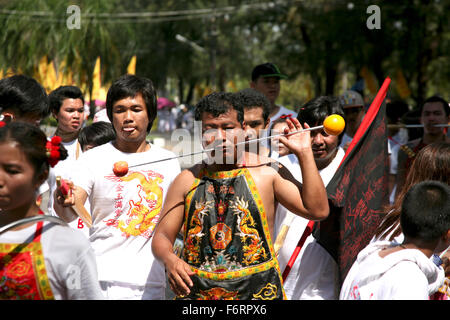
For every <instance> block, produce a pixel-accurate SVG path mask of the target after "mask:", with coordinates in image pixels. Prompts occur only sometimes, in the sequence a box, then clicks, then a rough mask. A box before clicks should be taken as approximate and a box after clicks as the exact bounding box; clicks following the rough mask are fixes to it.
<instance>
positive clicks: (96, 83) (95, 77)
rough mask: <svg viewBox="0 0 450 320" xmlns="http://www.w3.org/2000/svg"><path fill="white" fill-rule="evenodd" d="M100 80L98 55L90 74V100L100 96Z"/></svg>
mask: <svg viewBox="0 0 450 320" xmlns="http://www.w3.org/2000/svg"><path fill="white" fill-rule="evenodd" d="M101 86H102V81H101V79H100V57H97V60H96V61H95V67H94V72H93V74H92V100H95V99H98V98H99V96H100V88H101Z"/></svg>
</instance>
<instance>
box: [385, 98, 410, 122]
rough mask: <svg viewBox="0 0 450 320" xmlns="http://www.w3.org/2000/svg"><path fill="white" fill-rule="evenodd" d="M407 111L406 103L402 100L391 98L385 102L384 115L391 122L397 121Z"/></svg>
mask: <svg viewBox="0 0 450 320" xmlns="http://www.w3.org/2000/svg"><path fill="white" fill-rule="evenodd" d="M408 111H409V107H408V104H407V103H406V102H404V101H403V100H393V101H391V102H389V103H386V117H387V118H389V119H390V120H391V121H392V123H397V122H398V121H399V120H400V119H401V118H402V117H403V116H404V115H405V114H406V113H407V112H408Z"/></svg>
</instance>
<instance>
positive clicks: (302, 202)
mask: <svg viewBox="0 0 450 320" xmlns="http://www.w3.org/2000/svg"><path fill="white" fill-rule="evenodd" d="M288 125H289V131H290V132H292V131H297V130H299V129H301V128H302V126H301V125H300V123H299V122H298V120H297V119H292V121H289V122H288ZM307 127H308V126H307V125H306V126H305V128H307ZM280 141H281V142H282V143H283V144H285V145H286V147H288V148H289V149H290V150H291V152H292V153H293V154H295V155H296V157H297V159H298V162H299V165H300V169H301V172H302V180H303V186H300V184H299V183H298V182H297V181H296V180H295V179H294V178H293V177H292V175H290V174H288V173H287V172H286V170H287V169H286V168H284V167H283V168H281V169H280V170H279V172H278V173H279V174H278V175H276V176H275V180H274V190H275V196H276V198H277V200H278V201H279V202H280V203H281V204H282V205H283V206H285V207H286V208H287V209H288V210H290V211H292V212H293V213H295V214H298V215H301V216H303V217H305V218H307V219H310V220H322V219H325V218H326V217H327V216H328V214H329V206H328V197H327V192H326V189H325V186H324V184H323V181H322V178H321V177H320V174H319V171H318V170H317V166H316V163H315V161H314V156H313V152H312V149H311V140H310V134H309V131H306V132H302V133H297V134H294V135H291V136H289V137H287V138H286V137H282V138H280Z"/></svg>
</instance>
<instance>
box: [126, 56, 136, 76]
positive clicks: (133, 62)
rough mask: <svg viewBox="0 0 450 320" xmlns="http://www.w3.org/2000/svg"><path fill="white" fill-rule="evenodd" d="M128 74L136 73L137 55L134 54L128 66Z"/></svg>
mask: <svg viewBox="0 0 450 320" xmlns="http://www.w3.org/2000/svg"><path fill="white" fill-rule="evenodd" d="M127 73H128V74H136V55H134V56H133V57H132V58H131V60H130V63H129V64H128V67H127Z"/></svg>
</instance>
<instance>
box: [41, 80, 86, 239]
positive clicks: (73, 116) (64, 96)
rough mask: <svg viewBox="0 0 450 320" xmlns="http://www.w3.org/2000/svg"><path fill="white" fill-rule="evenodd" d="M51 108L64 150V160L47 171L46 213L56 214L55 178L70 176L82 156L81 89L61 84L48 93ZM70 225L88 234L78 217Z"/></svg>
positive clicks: (82, 119)
mask: <svg viewBox="0 0 450 320" xmlns="http://www.w3.org/2000/svg"><path fill="white" fill-rule="evenodd" d="M48 99H49V104H50V111H51V113H52V115H53V117H54V118H55V119H56V121H57V122H58V125H57V127H56V131H55V134H54V135H56V136H59V137H61V144H62V145H63V146H64V147H65V148H66V149H67V153H68V156H67V159H65V160H64V161H59V162H58V164H57V165H56V166H55V167H53V168H52V169H51V170H50V173H49V176H48V179H47V183H48V186H49V196H48V204H47V210H48V213H49V214H52V215H56V213H55V211H54V210H53V194H54V193H55V190H56V177H57V176H64V177H66V179H71V176H70V175H71V173H72V172H73V166H74V161H76V160H77V159H78V157H79V156H80V155H81V153H82V150H81V147H80V144H79V142H78V134H79V132H80V130H81V128H82V127H83V123H84V119H85V113H84V110H85V109H84V97H83V93H82V92H81V90H80V88H78V87H75V86H60V87H58V88H57V89H55V90H53V91H52V92H50V94H49V96H48ZM70 225H71V227H73V228H75V229H77V230H80V231H83V233H84V234H85V235H88V233H89V230H88V229H87V228H86V227H85V226H84V224H83V222H82V221H81V219H76V220H75V221H73V222H72V223H70Z"/></svg>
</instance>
